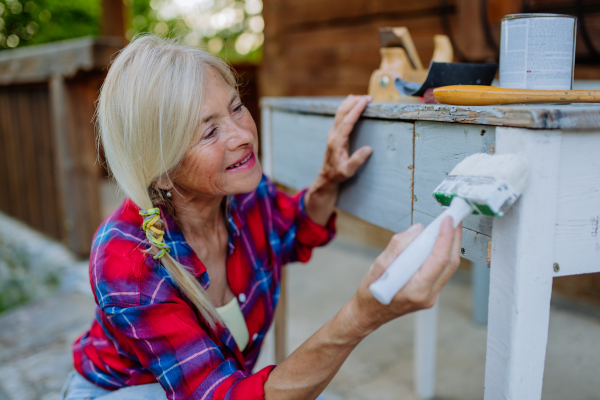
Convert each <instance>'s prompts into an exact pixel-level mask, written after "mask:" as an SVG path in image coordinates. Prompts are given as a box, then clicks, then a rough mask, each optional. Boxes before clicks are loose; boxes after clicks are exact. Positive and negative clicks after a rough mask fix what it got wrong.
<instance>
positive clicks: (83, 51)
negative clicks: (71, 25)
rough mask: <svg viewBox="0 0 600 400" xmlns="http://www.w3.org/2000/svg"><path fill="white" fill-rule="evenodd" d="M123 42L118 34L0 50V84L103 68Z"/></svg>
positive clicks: (69, 74)
mask: <svg viewBox="0 0 600 400" xmlns="http://www.w3.org/2000/svg"><path fill="white" fill-rule="evenodd" d="M124 45H125V41H124V39H122V38H118V37H100V38H92V37H85V38H79V39H70V40H63V41H60V42H54V43H48V44H43V45H37V46H30V47H23V48H18V49H13V50H5V51H2V52H1V53H0V85H12V84H17V83H33V82H45V81H48V80H49V79H50V78H51V76H53V75H56V74H59V75H63V76H68V77H72V76H75V74H76V73H77V72H78V71H91V70H93V69H96V70H99V69H102V68H105V67H106V66H107V65H108V64H109V63H110V60H111V57H112V55H113V54H114V53H115V52H116V51H118V50H119V49H121V48H122V47H123V46H124Z"/></svg>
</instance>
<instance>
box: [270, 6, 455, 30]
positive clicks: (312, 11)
mask: <svg viewBox="0 0 600 400" xmlns="http://www.w3.org/2000/svg"><path fill="white" fill-rule="evenodd" d="M265 3H266V4H265V7H264V9H265V13H270V14H274V15H277V16H281V15H285V16H286V18H285V19H279V20H278V21H277V22H278V23H279V25H283V26H287V27H289V26H294V25H295V26H297V25H301V26H302V27H304V28H305V29H306V28H311V27H314V26H315V25H316V24H324V23H328V24H332V23H336V22H337V23H340V22H345V21H346V20H358V21H359V22H360V21H361V20H362V21H363V22H364V20H366V19H377V18H382V17H386V16H387V17H388V18H389V16H391V15H394V16H396V17H397V16H399V15H404V16H407V15H410V16H411V17H413V18H414V17H416V16H420V15H423V14H435V15H437V14H438V13H439V1H437V0H424V1H420V2H413V1H368V2H365V1H364V0H346V1H340V0H337V1H332V0H330V1H319V0H304V1H302V2H297V1H281V0H279V1H273V0H271V1H266V2H265ZM272 3H278V4H277V5H279V7H277V8H275V7H274V6H275V4H272ZM452 5H453V4H451V6H452ZM273 9H275V10H276V11H275V12H272V11H270V10H273ZM354 22H355V23H356V21H354Z"/></svg>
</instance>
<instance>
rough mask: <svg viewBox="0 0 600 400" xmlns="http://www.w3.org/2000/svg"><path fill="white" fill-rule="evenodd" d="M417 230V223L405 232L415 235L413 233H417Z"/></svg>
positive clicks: (418, 224)
mask: <svg viewBox="0 0 600 400" xmlns="http://www.w3.org/2000/svg"><path fill="white" fill-rule="evenodd" d="M419 229H421V223H420V222H417V223H416V224H413V225H412V226H411V227H410V228H408V230H407V232H408V233H415V232H418V231H419Z"/></svg>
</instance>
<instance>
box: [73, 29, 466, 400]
mask: <svg viewBox="0 0 600 400" xmlns="http://www.w3.org/2000/svg"><path fill="white" fill-rule="evenodd" d="M369 101H370V98H369V97H367V96H349V97H348V98H346V99H345V100H344V101H343V102H342V104H341V105H340V107H339V109H338V111H337V113H336V117H335V123H334V126H333V128H332V129H331V131H330V132H329V135H328V139H327V152H326V156H325V161H324V163H323V168H322V170H321V172H320V173H319V175H318V177H317V178H316V180H315V182H314V183H313V184H312V185H311V186H310V188H308V190H305V191H302V192H300V193H298V194H297V195H296V196H293V197H290V196H287V195H285V194H283V193H281V192H278V191H277V190H276V188H275V186H274V185H273V184H272V183H271V182H270V181H269V180H268V179H267V178H266V177H265V176H264V175H262V172H261V168H260V165H259V163H258V160H257V158H256V154H257V151H258V137H257V129H256V125H255V124H254V121H253V119H252V117H251V116H250V114H249V113H248V110H247V109H246V108H245V107H244V105H243V104H242V102H241V100H240V96H239V94H238V92H237V90H236V84H235V79H234V77H233V75H232V72H231V70H230V68H229V67H228V66H227V65H226V64H225V63H224V62H223V61H221V60H220V59H218V58H216V57H214V56H212V55H210V54H209V53H207V52H205V51H203V50H199V49H194V48H189V47H186V46H185V45H182V44H181V43H178V42H176V41H173V40H165V39H161V38H158V37H154V36H142V37H139V38H137V39H136V40H134V41H133V42H132V43H131V44H129V45H128V46H127V47H126V48H125V49H124V50H123V51H121V53H120V54H119V55H118V57H116V59H115V60H114V62H113V64H112V66H111V68H110V70H109V72H108V75H107V77H106V80H105V82H104V85H103V87H102V90H101V93H100V99H99V103H98V115H97V122H98V126H99V131H100V138H101V142H102V146H103V148H104V151H105V154H106V159H107V162H108V165H109V167H110V170H111V173H112V174H113V176H114V178H115V179H116V181H117V182H118V184H119V186H120V187H121V189H122V190H123V191H124V192H125V194H126V195H127V197H128V199H127V200H125V201H124V203H123V204H122V205H121V206H120V208H118V209H117V210H116V211H115V212H114V213H113V214H112V215H110V216H109V217H108V218H107V219H106V220H105V221H104V222H103V223H102V225H101V226H100V227H99V229H98V231H97V233H96V235H95V237H94V241H93V244H92V252H91V257H90V282H91V285H92V288H93V291H94V296H95V300H96V303H97V307H96V318H95V319H94V321H93V323H92V326H91V328H90V329H89V331H87V332H86V333H84V334H83V335H82V336H81V337H80V338H79V339H77V341H76V342H75V344H74V360H75V371H74V372H72V373H71V375H70V376H69V379H68V381H67V383H66V384H65V388H64V395H63V398H65V399H69V400H82V399H104V400H116V399H130V400H131V399H146V400H147V399H165V398H168V399H200V400H208V399H231V400H234V399H238V400H239V399H263V398H264V399H267V400H273V399H278V400H287V399H290V400H291V399H302V400H304V399H315V398H317V397H318V396H319V394H320V393H321V392H322V391H323V389H324V388H325V387H326V386H327V384H328V383H329V382H330V381H331V379H332V378H333V376H334V375H335V374H336V372H337V371H338V369H339V368H340V366H341V365H342V363H343V362H344V360H345V359H346V358H347V357H348V355H349V354H350V352H351V351H352V350H353V349H354V347H356V346H357V345H358V343H359V342H360V341H361V340H362V339H363V338H364V337H366V336H367V335H368V334H369V333H371V332H373V331H374V330H375V329H377V328H378V327H379V326H381V325H382V324H384V323H386V322H388V321H390V320H392V319H394V318H397V317H399V316H401V315H404V314H407V313H409V312H413V311H416V310H419V309H423V308H427V307H431V306H432V305H433V304H434V302H435V300H436V297H437V295H438V293H439V291H440V289H441V288H442V286H443V285H444V284H445V283H446V281H447V280H448V279H449V277H450V276H451V275H452V273H453V272H454V271H455V269H456V267H457V265H458V260H459V249H460V242H461V230H460V227H459V228H457V229H456V230H453V229H452V226H451V220H450V219H447V220H446V221H445V222H444V224H443V226H442V230H441V232H440V236H439V238H438V240H437V243H436V246H435V249H434V252H433V254H432V256H431V257H429V259H428V260H427V261H426V263H425V264H424V265H423V266H422V268H421V269H420V270H419V272H418V273H417V274H416V275H415V276H414V277H413V278H412V279H411V281H410V282H409V283H408V285H406V287H404V288H403V289H402V290H401V291H400V292H399V293H398V294H397V295H396V296H395V298H394V300H393V302H392V303H391V304H390V305H389V306H382V305H381V304H379V303H378V302H377V301H376V300H375V299H374V298H373V297H372V295H371V294H370V292H369V290H368V285H369V284H370V283H371V282H373V281H374V280H376V279H377V278H378V277H379V276H380V275H381V274H382V273H383V271H384V270H385V268H386V267H387V266H389V264H390V263H391V261H392V260H393V259H394V258H395V257H396V256H397V255H398V254H399V253H400V252H401V251H402V250H403V249H404V248H405V247H406V245H407V244H408V243H410V241H411V240H412V239H414V238H415V237H416V235H418V233H419V232H420V231H421V229H422V227H421V226H420V225H414V226H412V227H411V228H410V229H409V230H407V231H406V232H403V233H400V234H397V235H395V236H394V237H393V239H392V240H391V242H390V244H389V245H388V246H387V248H386V249H385V250H384V251H383V253H381V255H380V256H379V257H378V258H377V259H376V261H375V262H374V264H373V265H372V266H371V267H370V269H369V270H368V272H367V274H366V276H365V278H364V279H363V281H362V283H361V284H360V286H359V288H358V290H357V291H356V294H355V295H354V296H353V297H352V299H350V301H348V303H347V304H346V305H345V306H344V307H343V308H342V309H341V310H340V311H339V312H338V313H337V314H336V315H335V316H334V317H333V318H332V319H331V320H330V321H329V322H327V323H326V324H325V325H324V326H323V327H322V328H321V329H319V330H318V331H317V332H316V333H315V334H314V335H313V336H311V337H310V338H309V339H308V340H307V341H306V342H305V343H304V344H302V345H301V346H300V347H299V348H298V349H297V350H296V351H294V353H293V354H291V355H290V356H289V357H288V358H287V359H285V360H284V361H283V362H282V363H281V364H280V365H278V366H276V367H275V366H270V367H267V368H264V369H262V370H260V371H257V372H254V373H252V369H253V367H254V364H255V362H256V359H257V357H258V353H259V351H260V348H261V345H262V342H263V339H264V336H265V334H266V332H267V329H268V328H269V326H270V324H271V322H272V320H273V313H274V310H275V307H276V305H277V300H278V298H279V291H280V287H279V284H280V276H281V268H282V266H283V265H284V264H286V263H289V262H293V261H304V262H305V261H307V260H308V259H309V258H310V255H311V251H312V249H313V248H314V247H316V246H321V245H324V244H326V243H327V242H328V241H329V240H330V239H331V238H332V237H333V235H334V222H335V215H334V205H335V202H336V199H337V193H338V185H339V184H340V182H342V181H344V180H345V179H347V178H349V177H351V176H352V175H354V173H355V172H356V170H357V168H358V167H359V166H360V165H361V164H363V163H364V162H365V161H366V160H367V158H368V157H369V155H370V154H371V149H370V148H368V147H364V148H361V149H358V150H357V151H356V152H355V153H353V154H351V155H350V154H349V153H348V137H349V135H350V132H351V130H352V128H353V126H354V123H355V122H356V121H357V120H358V118H359V116H360V114H361V113H362V112H363V110H364V108H365V106H366V105H367V103H368V102H369Z"/></svg>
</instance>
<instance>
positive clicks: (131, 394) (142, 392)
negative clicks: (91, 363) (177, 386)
mask: <svg viewBox="0 0 600 400" xmlns="http://www.w3.org/2000/svg"><path fill="white" fill-rule="evenodd" d="M61 399H62V400H96V399H99V400H167V395H166V394H165V391H164V389H163V388H162V387H161V386H160V384H159V383H148V384H146V385H137V386H128V387H124V388H122V389H119V390H113V391H111V390H106V389H102V388H101V387H99V386H96V385H94V384H93V383H91V382H89V381H88V380H87V379H85V378H84V377H83V376H81V375H79V373H78V372H77V371H73V372H71V373H70V374H69V377H68V378H67V382H66V383H65V386H64V387H63V390H62V397H61Z"/></svg>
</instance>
